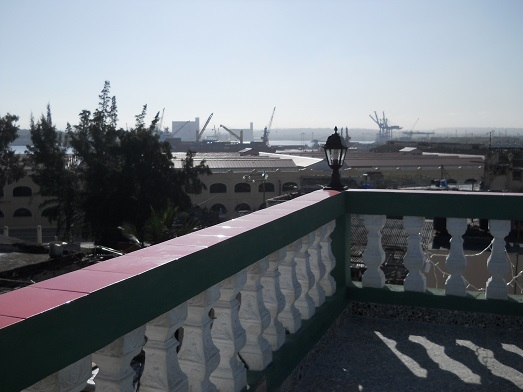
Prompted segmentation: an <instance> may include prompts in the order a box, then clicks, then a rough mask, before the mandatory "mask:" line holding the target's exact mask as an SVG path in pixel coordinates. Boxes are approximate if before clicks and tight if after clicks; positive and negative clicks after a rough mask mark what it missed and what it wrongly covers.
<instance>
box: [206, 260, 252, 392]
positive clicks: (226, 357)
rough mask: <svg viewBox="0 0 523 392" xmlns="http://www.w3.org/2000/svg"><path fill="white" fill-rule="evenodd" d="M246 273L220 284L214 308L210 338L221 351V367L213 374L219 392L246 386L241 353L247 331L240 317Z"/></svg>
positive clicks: (237, 391)
mask: <svg viewBox="0 0 523 392" xmlns="http://www.w3.org/2000/svg"><path fill="white" fill-rule="evenodd" d="M246 280H247V272H246V270H243V271H240V272H239V273H237V274H235V275H233V276H231V277H229V278H228V279H225V280H224V281H223V282H221V284H220V299H219V300H218V301H217V302H216V303H215V304H214V308H213V309H214V321H213V324H212V328H211V336H212V340H213V342H214V344H215V345H216V347H218V349H219V350H220V364H219V365H218V367H217V368H216V370H215V371H214V372H213V373H212V374H211V381H212V382H213V383H214V384H215V385H216V386H217V387H218V389H219V390H220V391H231V392H233V391H234V392H239V391H241V390H242V389H243V388H245V386H246V385H247V370H246V368H245V366H244V364H243V363H242V362H241V361H240V358H239V356H238V352H239V351H240V350H241V349H242V348H243V346H244V345H245V342H246V337H245V330H244V329H243V327H242V326H241V323H240V318H239V316H238V313H239V307H240V303H239V301H238V299H237V296H238V293H239V292H240V290H241V289H242V288H243V287H244V286H245V283H246Z"/></svg>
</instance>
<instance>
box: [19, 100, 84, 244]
mask: <svg viewBox="0 0 523 392" xmlns="http://www.w3.org/2000/svg"><path fill="white" fill-rule="evenodd" d="M68 127H70V125H69V124H68ZM30 132H31V142H32V145H31V146H27V151H26V153H27V157H28V158H27V159H28V164H29V167H31V170H30V174H29V175H30V176H31V178H32V180H33V181H34V182H35V184H37V185H38V186H39V187H40V191H39V193H40V194H41V195H42V196H48V197H50V199H48V200H46V201H44V202H43V204H42V207H44V208H47V210H48V211H50V213H49V215H48V218H49V220H50V221H51V222H53V221H56V222H57V231H58V232H59V233H62V235H63V239H68V238H69V236H70V234H71V231H72V229H73V226H74V225H75V223H79V222H81V215H82V214H81V211H80V210H79V201H78V197H77V193H76V189H77V186H78V182H77V176H76V173H75V165H74V162H73V161H71V160H70V159H69V157H68V155H67V149H66V146H65V143H64V138H63V134H62V133H61V132H58V131H57V129H56V127H55V125H54V124H53V121H52V116H51V107H50V105H47V114H46V115H45V116H44V115H43V114H42V116H41V117H40V119H39V120H38V121H37V122H35V121H34V118H31V125H30Z"/></svg>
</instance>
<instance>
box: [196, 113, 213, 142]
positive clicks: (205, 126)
mask: <svg viewBox="0 0 523 392" xmlns="http://www.w3.org/2000/svg"><path fill="white" fill-rule="evenodd" d="M213 114H214V113H211V115H210V116H209V118H208V119H207V121H206V122H205V125H204V126H203V128H202V130H201V131H200V132H198V131H196V141H197V142H199V141H200V140H201V138H202V135H203V132H204V131H205V128H207V125H209V121H211V118H212V115H213Z"/></svg>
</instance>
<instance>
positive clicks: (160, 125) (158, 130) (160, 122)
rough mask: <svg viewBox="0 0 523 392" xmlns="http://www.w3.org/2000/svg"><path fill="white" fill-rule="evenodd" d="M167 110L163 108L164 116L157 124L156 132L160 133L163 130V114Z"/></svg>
mask: <svg viewBox="0 0 523 392" xmlns="http://www.w3.org/2000/svg"><path fill="white" fill-rule="evenodd" d="M164 112H165V108H163V109H162V117H160V120H159V121H158V125H157V126H156V132H158V133H160V132H162V131H163V129H162V125H163V114H164Z"/></svg>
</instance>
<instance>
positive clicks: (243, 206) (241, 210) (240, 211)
mask: <svg viewBox="0 0 523 392" xmlns="http://www.w3.org/2000/svg"><path fill="white" fill-rule="evenodd" d="M234 211H236V214H237V216H242V215H247V214H248V213H250V212H251V206H250V205H248V204H247V203H239V204H238V205H237V206H236V207H235V208H234Z"/></svg>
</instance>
